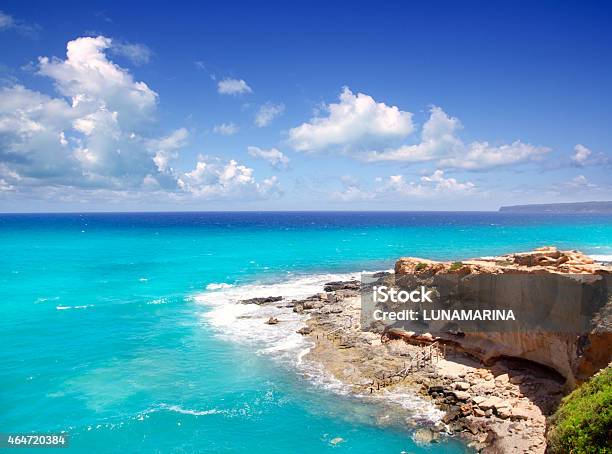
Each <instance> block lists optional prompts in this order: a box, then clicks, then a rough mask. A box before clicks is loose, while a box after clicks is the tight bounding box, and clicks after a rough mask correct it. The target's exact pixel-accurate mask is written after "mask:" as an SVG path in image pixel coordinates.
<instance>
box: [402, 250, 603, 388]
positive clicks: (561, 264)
mask: <svg viewBox="0 0 612 454" xmlns="http://www.w3.org/2000/svg"><path fill="white" fill-rule="evenodd" d="M449 278H450V279H451V280H453V287H452V288H453V290H451V291H447V294H446V295H445V296H446V299H445V303H444V304H447V305H448V307H449V308H451V309H453V308H463V307H472V306H474V305H475V306H479V305H480V306H483V305H485V306H486V307H489V308H492V309H495V308H501V307H503V308H506V309H508V308H510V309H514V310H515V311H516V312H517V313H522V314H525V313H528V314H531V316H530V317H529V320H528V321H529V323H530V324H529V323H528V324H521V323H520V322H517V323H516V325H504V326H505V327H508V326H510V328H507V329H496V328H495V326H501V325H486V326H488V327H489V328H488V329H486V330H485V329H483V330H478V329H473V328H474V326H478V325H473V324H472V325H469V324H468V325H465V324H462V322H458V323H454V324H449V323H448V322H443V321H429V322H423V321H420V322H419V323H415V324H414V325H413V327H410V328H409V329H410V330H414V331H415V332H416V334H415V335H419V334H423V333H425V332H428V333H431V334H432V336H433V338H437V339H440V340H441V341H443V342H451V343H453V344H455V345H459V346H460V348H462V349H464V350H465V351H466V352H468V353H470V354H472V355H473V356H476V357H477V358H479V359H480V360H482V361H483V362H484V363H485V364H489V365H490V364H493V363H495V362H496V361H497V360H498V359H501V358H516V359H520V360H527V361H530V362H534V363H537V364H540V365H542V366H546V367H548V368H551V369H554V370H555V371H557V372H558V373H559V374H560V375H562V376H563V377H564V378H565V379H566V381H567V384H568V386H569V387H574V386H575V385H576V384H577V383H579V382H581V381H583V380H585V379H587V378H588V377H590V376H591V375H593V374H594V373H595V372H597V371H598V370H600V369H601V368H604V367H606V366H607V365H608V363H610V361H611V360H612V292H611V289H612V267H609V266H604V265H602V264H598V263H596V262H594V261H593V260H592V259H590V258H589V257H587V256H585V255H584V254H582V253H580V252H578V251H560V250H557V249H556V248H553V247H546V248H540V249H536V250H534V251H530V252H524V253H517V254H508V255H504V256H500V257H491V258H486V259H476V260H467V261H463V262H452V263H451V262H436V261H431V260H426V259H421V258H412V257H405V258H401V259H399V260H398V261H397V262H396V264H395V281H396V284H397V285H398V286H400V287H402V286H407V285H414V284H415V283H425V284H428V285H438V286H439V283H440V282H442V281H444V282H448V280H449ZM517 279H520V280H517ZM407 283H409V284H407ZM526 289H527V290H528V291H526ZM470 304H471V305H472V306H470ZM465 326H468V329H462V328H463V327H465ZM480 326H485V325H480ZM491 326H493V329H491V328H490V327H491ZM451 328H452V329H451Z"/></svg>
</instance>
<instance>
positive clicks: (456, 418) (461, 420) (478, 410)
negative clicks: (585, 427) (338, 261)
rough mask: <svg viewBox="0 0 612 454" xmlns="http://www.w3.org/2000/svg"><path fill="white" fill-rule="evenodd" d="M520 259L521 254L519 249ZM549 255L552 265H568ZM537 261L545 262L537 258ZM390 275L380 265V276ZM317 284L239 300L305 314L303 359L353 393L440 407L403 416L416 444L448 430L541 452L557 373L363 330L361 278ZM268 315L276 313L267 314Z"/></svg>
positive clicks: (416, 337)
mask: <svg viewBox="0 0 612 454" xmlns="http://www.w3.org/2000/svg"><path fill="white" fill-rule="evenodd" d="M518 260H521V261H526V258H525V256H524V255H521V256H519V259H518ZM555 260H557V261H556V262H555V263H554V266H557V267H559V266H564V267H567V266H569V265H571V263H567V260H559V259H555ZM398 263H400V261H398ZM419 263H421V262H419ZM430 263H437V262H430ZM455 263H456V262H455ZM479 263H480V262H479ZM404 264H405V263H404ZM436 266H437V265H436ZM478 266H482V265H478ZM522 266H527V265H523V264H521V265H520V267H522ZM537 266H539V267H541V266H546V265H545V264H543V261H542V260H538V261H537ZM550 266H553V264H551V265H550ZM572 266H573V265H572ZM589 266H591V265H589ZM396 271H397V266H396ZM572 271H573V272H575V269H572ZM460 272H464V271H460ZM391 276H393V273H379V276H378V277H380V278H381V279H385V278H387V277H391ZM321 290H322V291H321V292H320V293H317V294H314V295H312V296H310V297H307V298H304V299H300V300H293V301H285V300H283V299H282V297H281V296H277V295H273V296H270V297H268V298H257V299H256V300H245V301H244V302H245V303H251V304H259V305H261V304H275V305H282V306H283V307H289V308H292V310H293V311H294V312H296V313H300V314H307V315H308V317H307V319H306V326H304V327H303V328H301V329H299V330H298V332H299V333H300V334H302V335H304V336H308V337H309V339H310V340H311V341H312V344H313V347H312V349H311V350H310V351H309V353H308V355H307V356H306V360H307V361H311V362H313V363H317V364H320V365H322V366H323V367H324V369H325V370H326V371H327V372H328V373H329V374H331V375H332V376H333V377H334V378H335V379H337V380H339V381H341V382H342V383H344V384H345V385H346V386H347V388H348V389H350V392H352V393H354V394H355V395H359V396H365V397H368V396H371V397H373V398H383V399H384V398H387V397H388V396H390V395H404V396H414V400H419V399H422V400H424V401H429V402H430V403H431V404H433V405H434V406H435V407H436V408H438V409H439V410H440V411H441V412H443V413H440V414H441V415H442V416H441V418H440V419H439V420H438V421H431V420H427V419H426V418H423V419H418V418H416V419H415V418H414V417H411V418H407V420H406V424H407V425H410V426H412V428H413V429H414V435H413V438H414V440H415V441H416V442H418V443H420V444H429V443H435V442H438V441H440V440H441V439H442V438H444V437H447V436H454V437H459V438H462V439H464V440H465V441H466V442H467V444H468V446H469V447H470V448H472V449H474V450H475V451H477V452H484V453H510V452H512V453H536V454H538V453H544V452H545V450H546V418H547V416H549V415H551V414H552V413H553V412H554V410H555V409H556V408H557V406H558V404H559V402H560V399H561V398H562V396H563V395H564V394H565V392H566V391H567V382H566V380H565V379H564V377H563V376H561V375H560V374H558V373H555V371H554V370H552V369H550V368H547V367H540V366H538V365H537V364H536V363H534V362H530V361H521V360H519V359H517V358H505V359H504V358H500V359H498V360H497V361H495V362H494V364H492V365H489V366H487V365H485V364H484V363H483V361H482V358H478V357H477V356H475V355H473V354H472V353H473V352H470V351H469V350H466V349H464V348H462V346H461V344H460V343H456V342H448V341H444V340H443V339H441V338H439V337H435V336H432V335H431V334H429V333H424V334H415V333H413V332H406V331H403V330H399V329H394V328H392V329H386V330H384V331H382V333H376V332H370V331H365V330H362V327H361V325H360V320H361V301H360V295H359V291H360V282H359V281H338V282H329V283H327V284H325V285H324V287H323V288H322V289H321ZM266 323H268V324H270V325H275V324H278V323H282V320H278V319H276V318H271V319H269V320H268V321H267V322H266ZM408 398H409V397H408Z"/></svg>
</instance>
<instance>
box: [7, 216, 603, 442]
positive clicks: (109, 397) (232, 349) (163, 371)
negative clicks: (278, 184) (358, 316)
mask: <svg viewBox="0 0 612 454" xmlns="http://www.w3.org/2000/svg"><path fill="white" fill-rule="evenodd" d="M542 245H556V246H558V247H561V248H576V249H581V250H583V251H584V252H587V253H589V254H593V255H595V256H597V257H598V258H599V259H610V257H611V256H612V217H610V216H596V215H588V216H587V215H580V216H570V215H564V216H560V215H547V216H539V215H525V214H520V215H516V214H502V213H158V214H148V213H147V214H53V215H51V214H47V215H41V214H31V215H0V311H1V312H0V333H1V337H0V342H1V344H0V364H2V367H1V368H0V432H34V431H35V432H51V431H66V432H68V433H69V434H70V437H71V441H70V443H71V449H70V450H69V452H102V453H105V452H147V453H149V452H164V453H165V452H177V453H192V452H249V453H264V452H265V453H269V452H271V453H273V452H278V453H281V452H282V453H287V452H291V453H306V452H309V453H312V452H327V451H330V452H352V453H366V452H367V453H400V452H402V451H405V452H410V453H421V452H429V453H461V452H469V451H466V448H465V447H464V446H463V445H462V444H461V443H459V442H458V441H456V440H449V441H446V442H443V443H439V444H435V445H431V446H427V447H423V446H418V445H416V444H415V443H414V442H413V441H412V439H411V431H410V430H409V429H407V425H406V421H405V420H406V418H407V419H410V420H412V421H416V422H417V423H419V424H421V423H425V422H426V421H431V420H434V421H435V420H436V418H439V413H438V412H436V411H435V410H433V409H432V408H431V407H430V406H429V405H427V404H426V403H424V402H422V401H420V400H419V399H418V398H416V397H415V396H411V395H394V396H389V397H390V399H391V400H393V401H394V402H395V404H392V405H391V406H389V405H387V404H385V403H384V402H383V401H382V400H381V399H379V400H380V401H370V400H368V399H367V398H360V397H351V396H347V395H346V393H345V391H344V389H343V387H342V386H341V384H340V383H337V382H335V381H334V380H333V379H332V378H330V377H328V376H326V375H325V373H324V372H323V371H321V370H319V369H318V368H317V367H316V365H313V364H310V363H309V362H308V361H307V360H305V359H304V353H305V352H306V351H307V349H308V347H309V345H308V344H307V341H306V340H305V339H304V338H302V337H301V336H299V335H297V334H296V333H295V332H294V331H295V329H297V327H299V326H301V324H302V323H303V320H302V319H300V318H299V317H298V316H297V315H295V314H293V313H287V312H283V313H280V314H279V316H280V317H281V318H282V319H283V320H285V321H284V322H283V323H282V324H279V325H276V326H267V325H265V324H264V323H263V321H264V320H265V319H266V318H267V317H268V316H270V315H275V314H277V313H278V311H280V310H279V309H276V308H263V309H262V308H259V307H255V306H250V305H240V304H236V301H238V300H240V299H243V298H246V297H250V296H258V295H262V296H267V295H282V296H285V297H293V296H300V295H308V294H311V293H313V292H314V291H317V290H318V289H319V288H320V285H321V284H322V283H323V282H326V281H328V280H332V279H336V278H338V277H347V276H351V275H355V273H357V272H359V271H361V270H379V269H388V268H390V267H392V265H393V262H394V259H395V258H397V257H398V256H401V255H412V256H425V257H430V258H436V259H457V260H460V259H464V258H468V257H474V256H482V255H493V254H501V253H506V252H511V251H516V250H527V249H530V248H533V247H538V246H542ZM398 409H401V411H399V410H398ZM337 438H341V439H342V441H341V442H339V443H332V440H334V439H337ZM336 441H337V440H336Z"/></svg>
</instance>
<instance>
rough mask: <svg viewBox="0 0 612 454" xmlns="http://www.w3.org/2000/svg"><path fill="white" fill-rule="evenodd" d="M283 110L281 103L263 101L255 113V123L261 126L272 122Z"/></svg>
mask: <svg viewBox="0 0 612 454" xmlns="http://www.w3.org/2000/svg"><path fill="white" fill-rule="evenodd" d="M284 111H285V105H284V104H283V103H280V104H273V103H271V102H267V103H265V104H264V105H263V106H261V107H260V108H259V110H258V111H257V114H255V125H256V126H257V127H259V128H263V127H265V126H268V125H269V124H270V123H272V120H274V119H275V118H276V117H278V116H279V115H282V113H283V112H284Z"/></svg>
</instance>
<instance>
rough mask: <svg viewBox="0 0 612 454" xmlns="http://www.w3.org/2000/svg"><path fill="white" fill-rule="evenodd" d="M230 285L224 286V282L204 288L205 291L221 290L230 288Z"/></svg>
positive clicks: (213, 283)
mask: <svg viewBox="0 0 612 454" xmlns="http://www.w3.org/2000/svg"><path fill="white" fill-rule="evenodd" d="M232 287H233V285H232V284H226V283H225V282H220V283H217V282H212V283H210V284H208V285H207V286H206V290H222V289H226V288H232Z"/></svg>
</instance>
